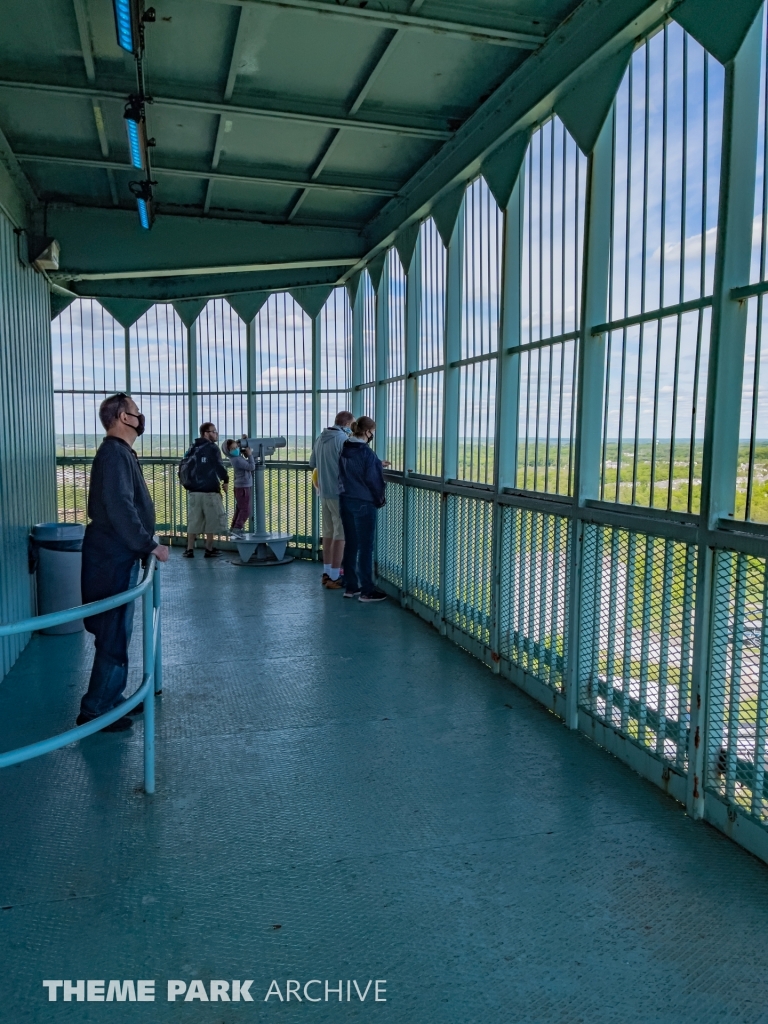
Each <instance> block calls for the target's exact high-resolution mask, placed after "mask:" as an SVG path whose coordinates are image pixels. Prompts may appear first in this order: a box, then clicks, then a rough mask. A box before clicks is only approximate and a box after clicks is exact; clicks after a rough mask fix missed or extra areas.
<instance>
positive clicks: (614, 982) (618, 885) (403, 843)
mask: <svg viewBox="0 0 768 1024" xmlns="http://www.w3.org/2000/svg"><path fill="white" fill-rule="evenodd" d="M163 588H164V614H165V641H164V653H165V667H166V669H165V693H164V694H163V696H162V698H161V700H160V702H159V705H158V766H157V770H158V792H157V794H156V796H154V797H152V798H147V797H146V796H144V794H143V793H142V791H141V778H142V767H141V749H142V729H143V726H142V724H138V725H137V726H136V727H135V728H134V730H133V734H132V735H130V736H126V735H122V736H116V735H98V736H95V737H92V738H90V739H88V740H86V741H84V742H82V743H78V744H74V745H73V746H71V747H69V748H67V749H66V750H62V751H59V752H58V753H56V754H52V755H48V756H47V757H45V758H43V759H39V760H37V761H33V762H28V763H26V764H24V765H20V766H17V767H15V768H10V769H4V770H3V771H2V772H0V808H2V838H1V839H0V905H2V907H3V909H2V911H0V964H1V965H2V971H1V972H0V1020H2V1021H3V1022H6V1021H7V1022H9V1024H10V1022H13V1024H21V1022H29V1021H35V1022H38V1021H39V1022H49V1021H55V1022H57V1021H76V1022H80V1021H94V1022H95V1021H99V1022H102V1021H103V1022H109V1024H111V1022H116V1021H121V1022H122V1021H126V1022H133V1021H144V1022H147V1024H156V1022H165V1021H174V1022H176V1021H179V1022H184V1021H193V1022H197V1021H206V1022H210V1024H228V1022H239V1021H270V1020H275V1021H277V1020H281V1021H285V1020H296V1021H316V1022H326V1021H328V1022H330V1021H353V1020H354V1021H364V1020H376V1021H381V1022H385V1021H386V1022H398V1024H433V1022H434V1024H438V1022H439V1024H460V1022H462V1024H463V1022H471V1024H475V1022H478V1024H479V1022H493V1024H496V1022H499V1024H502V1022H503V1024H509V1022H518V1021H520V1022H528V1021H531V1022H561V1021H562V1022H566V1021H568V1022H584V1024H602V1022H609V1021H610V1022H616V1024H630V1022H641V1024H646V1022H655V1021H658V1022H662V1021H663V1022H669V1024H687V1022H691V1024H693V1022H696V1024H700V1022H703V1021H723V1020H728V1021H729V1022H745V1024H746V1022H750V1024H753V1022H765V1021H768V971H766V956H767V954H768V867H766V866H765V865H763V864H761V863H760V862H758V861H757V860H754V859H752V858H751V857H750V856H749V855H748V854H746V853H744V852H743V851H742V850H740V849H739V848H738V847H736V846H735V845H733V844H732V843H731V842H730V841H729V840H727V839H725V838H724V837H722V836H721V835H720V834H719V833H717V832H715V831H714V830H712V829H711V828H709V827H708V826H706V825H703V824H696V823H694V822H692V821H690V820H689V819H687V818H686V817H685V815H684V814H683V812H682V810H681V809H680V807H679V806H678V805H676V804H675V803H673V802H672V801H671V800H669V799H667V798H666V797H665V796H664V795H663V794H662V793H661V792H660V791H657V790H656V789H655V788H654V787H652V786H651V785H650V784H647V783H645V782H644V781H643V780H641V779H640V778H639V777H637V776H635V775H634V774H633V773H632V772H631V771H630V770H629V769H627V768H625V767H624V766H622V765H621V764H620V763H619V762H618V761H616V760H614V759H612V758H611V757H610V756H609V755H608V754H606V753H604V752H603V751H601V750H599V749H598V748H596V747H594V746H592V745H591V744H590V743H589V741H588V740H586V739H585V738H582V737H580V736H579V735H574V734H572V733H569V732H568V731H567V730H566V729H565V728H564V727H563V726H562V725H561V724H560V723H559V722H558V721H557V720H556V719H555V718H554V717H553V716H552V715H550V714H548V713H547V712H546V711H544V710H543V709H542V708H540V707H539V706H538V705H536V704H535V703H533V702H532V701H531V700H529V699H528V698H527V697H525V696H524V695H522V694H521V693H520V692H518V691H517V690H515V689H514V688H513V687H512V686H510V685H508V684H506V683H504V682H503V681H500V680H499V679H498V678H497V677H495V676H494V675H493V674H492V673H491V672H489V671H488V670H487V669H486V668H484V667H483V666H482V665H480V664H479V662H477V661H475V660H473V659H472V658H471V657H470V656H469V655H468V654H465V653H464V652H462V651H461V650H459V649H458V648H457V647H455V646H454V645H452V644H451V643H449V642H448V641H447V640H445V639H443V638H441V637H440V636H439V635H438V634H437V633H436V632H435V631H434V630H432V629H430V628H429V627H428V626H426V625H425V624H424V623H422V622H421V621H419V620H418V619H417V618H415V617H414V616H412V615H410V614H408V613H405V612H403V611H401V610H400V609H399V608H398V607H397V606H396V605H395V604H394V603H391V602H387V603H386V604H384V605H368V606H365V605H360V604H359V603H358V602H356V601H344V600H342V597H341V593H330V592H327V591H323V590H322V589H321V587H320V585H319V569H318V567H317V566H314V565H310V564H308V563H298V562H297V563H293V564H292V565H289V566H286V567H282V568H273V569H270V570H260V569H238V568H235V567H234V566H232V565H231V564H229V563H228V562H226V561H218V562H212V561H204V560H203V559H202V558H201V557H200V556H199V555H198V557H197V558H196V559H195V561H194V562H188V561H184V560H182V559H181V558H180V555H179V553H178V552H174V554H173V559H172V561H171V563H170V564H169V565H168V566H167V567H165V568H164V570H163ZM89 651H90V638H89V637H88V636H87V635H86V634H79V635H76V636H71V637H37V638H35V639H34V640H33V642H32V644H31V645H30V647H29V648H28V649H27V651H26V652H25V653H24V655H23V656H22V658H21V659H20V661H19V662H18V664H17V666H16V667H15V668H14V669H13V671H12V672H11V674H10V676H9V677H8V678H7V679H6V680H5V681H4V682H3V683H2V685H0V749H7V748H10V747H13V746H16V745H20V744H21V743H24V742H27V741H29V740H31V739H33V738H37V737H41V736H43V735H46V734H50V733H53V732H56V731H61V730H63V729H64V728H65V727H67V726H68V725H70V724H71V722H72V720H73V718H74V715H75V713H76V708H77V704H78V700H79V697H80V694H81V692H82V689H83V686H84V681H85V679H86V675H87V669H88V666H89ZM137 664H138V662H137ZM43 979H56V980H58V979H61V980H63V979H71V980H73V981H75V980H77V979H83V980H85V979H93V980H102V979H103V980H105V981H109V980H110V979H117V980H127V979H134V980H136V979H153V980H155V981H156V983H157V988H156V995H157V1001H156V1002H154V1003H138V1002H137V1003H130V1002H126V1003H117V1002H114V1001H113V1002H109V1003H106V1002H105V1003H100V1002H76V1001H72V1002H69V1003H64V1002H62V1001H61V990H59V1000H58V1002H57V1003H55V1004H54V1003H49V1002H48V1001H47V993H46V990H45V989H43V987H42V984H41V982H42V980H43ZM168 979H173V980H176V979H178V980H183V981H186V982H187V983H190V982H191V981H192V980H193V979H200V980H201V981H203V982H204V983H205V986H206V991H210V989H209V988H208V985H209V982H210V980H211V979H226V980H229V981H231V980H233V979H237V980H247V979H252V981H253V984H252V986H251V989H250V992H251V994H252V995H253V997H254V1001H253V1002H250V1003H249V1002H243V1001H241V1002H239V1003H234V1002H230V1003H225V1002H215V1003H211V1002H208V1003H203V1002H201V1001H200V1000H195V1001H190V1002H185V1001H183V1000H182V1001H179V1000H177V1001H176V1002H173V1003H171V1002H168V1001H167V1000H166V984H167V981H168ZM273 979H274V980H276V981H277V982H278V984H279V986H280V989H281V994H283V996H284V995H285V988H286V980H287V979H291V980H294V981H298V982H300V983H301V986H302V988H301V990H300V991H301V992H302V993H303V991H304V989H303V986H304V983H305V982H307V981H310V980H312V979H318V980H320V981H322V982H324V981H325V980H329V982H330V984H331V986H333V987H334V988H335V987H336V986H337V985H338V981H339V979H341V980H342V981H343V983H344V984H343V985H342V996H343V1001H342V1002H341V1003H339V1002H338V995H336V994H335V993H334V992H331V997H330V1000H331V1001H329V1002H325V1001H324V1000H322V1001H321V1002H318V1003H307V1002H306V1001H305V1002H302V1003H301V1004H299V1003H298V1002H297V1001H296V1000H295V999H292V1000H291V1002H290V1003H288V1004H286V1003H285V1002H283V1003H281V1002H280V1001H279V1000H278V999H277V997H273V998H272V999H270V1000H269V1002H265V1001H264V997H265V995H266V994H267V992H268V990H269V987H270V983H271V982H272V981H273ZM369 979H371V980H375V979H382V980H386V1002H378V1003H375V1002H372V1000H373V989H372V988H371V989H370V990H369V992H368V996H367V998H366V1001H365V1002H364V1003H361V1002H360V1001H359V999H358V997H357V995H356V992H355V989H354V987H352V988H351V996H352V999H351V1001H350V1002H347V1001H346V995H347V992H346V981H347V980H350V981H351V980H356V981H357V982H358V985H359V987H360V989H361V990H362V991H364V990H365V984H366V983H367V981H368V980H369ZM308 991H309V994H310V995H313V996H317V995H318V994H320V995H321V996H322V995H323V994H324V990H323V987H322V986H315V987H310V989H309V990H308ZM381 994H382V995H383V994H384V993H383V992H382V993H381Z"/></svg>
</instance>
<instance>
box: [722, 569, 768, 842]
mask: <svg viewBox="0 0 768 1024" xmlns="http://www.w3.org/2000/svg"><path fill="white" fill-rule="evenodd" d="M767 573H768V561H767V560H766V559H765V558H757V557H755V556H753V555H745V554H737V553H735V552H731V551H718V552H717V554H716V556H715V592H714V601H713V614H712V655H711V684H710V695H709V725H708V737H709V749H708V751H707V754H708V771H707V779H708V788H710V789H712V790H714V791H715V792H716V793H719V794H720V795H721V796H722V797H724V798H725V799H726V800H727V801H728V802H729V803H731V804H733V805H735V806H737V807H739V808H740V809H741V810H743V811H745V812H746V813H747V814H751V815H752V816H754V817H755V818H757V819H758V820H760V821H762V822H765V821H768V789H767V788H766V766H767V765H766V742H767V741H768V635H766V627H767V625H768V615H766V612H767V611H768V586H766V582H767V580H766V574H767Z"/></svg>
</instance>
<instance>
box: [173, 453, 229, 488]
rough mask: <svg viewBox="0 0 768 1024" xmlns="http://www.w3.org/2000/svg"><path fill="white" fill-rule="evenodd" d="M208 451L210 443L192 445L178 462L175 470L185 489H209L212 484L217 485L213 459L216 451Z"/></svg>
mask: <svg viewBox="0 0 768 1024" xmlns="http://www.w3.org/2000/svg"><path fill="white" fill-rule="evenodd" d="M213 448H214V451H213V452H211V451H210V445H207V444H200V445H194V444H193V445H192V447H191V448H190V449H189V450H188V451H187V453H186V455H185V456H184V458H183V459H182V460H181V462H180V463H179V468H178V470H177V472H178V475H179V483H180V484H181V486H182V487H183V488H184V489H185V490H187V491H200V490H203V489H206V490H209V489H211V488H212V486H214V485H215V486H216V487H218V480H219V478H218V475H217V473H216V469H215V465H214V460H215V459H216V456H217V454H218V453H217V452H216V446H215V445H213Z"/></svg>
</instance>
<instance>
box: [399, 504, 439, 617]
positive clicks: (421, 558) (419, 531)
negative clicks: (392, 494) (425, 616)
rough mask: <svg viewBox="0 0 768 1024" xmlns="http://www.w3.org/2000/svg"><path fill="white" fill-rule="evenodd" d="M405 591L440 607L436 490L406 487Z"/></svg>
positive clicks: (431, 606)
mask: <svg viewBox="0 0 768 1024" xmlns="http://www.w3.org/2000/svg"><path fill="white" fill-rule="evenodd" d="M407 502H408V528H407V533H406V536H407V538H408V580H407V588H406V589H407V592H408V593H409V594H410V595H411V596H412V597H415V598H416V599H417V600H418V601H421V603H422V604H425V605H427V607H428V608H432V609H434V610H435V611H438V610H439V608H440V532H441V531H440V505H441V502H442V496H441V494H440V492H439V491H426V490H424V489H423V488H421V487H409V488H408V495H407Z"/></svg>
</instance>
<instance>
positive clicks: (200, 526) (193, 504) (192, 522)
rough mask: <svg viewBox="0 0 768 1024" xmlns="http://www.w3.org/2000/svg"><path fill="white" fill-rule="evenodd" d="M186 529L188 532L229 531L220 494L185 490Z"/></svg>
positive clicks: (221, 532) (220, 532)
mask: <svg viewBox="0 0 768 1024" xmlns="http://www.w3.org/2000/svg"><path fill="white" fill-rule="evenodd" d="M187 530H188V531H189V533H219V534H223V533H229V530H228V529H227V514H226V512H225V511H224V502H223V501H222V500H221V495H220V494H215V493H212V494H201V493H200V492H199V491H187Z"/></svg>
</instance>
